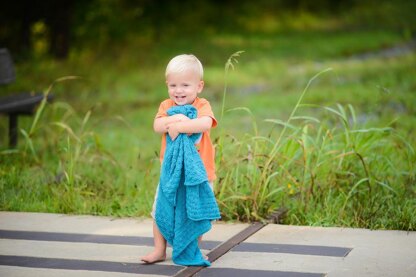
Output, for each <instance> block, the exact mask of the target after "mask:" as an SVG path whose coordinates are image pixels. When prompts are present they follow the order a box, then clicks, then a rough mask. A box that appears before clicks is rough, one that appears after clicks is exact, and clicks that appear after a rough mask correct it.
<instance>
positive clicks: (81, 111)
mask: <svg viewBox="0 0 416 277" xmlns="http://www.w3.org/2000/svg"><path fill="white" fill-rule="evenodd" d="M409 41H410V39H409V38H408V37H406V36H405V35H403V34H401V33H399V32H395V31H389V30H355V29H354V30H348V29H346V30H343V29H340V30H317V31H290V32H278V33H272V34H267V33H263V34H258V33H257V34H256V33H249V34H229V33H227V34H221V33H218V34H212V35H210V36H208V37H205V36H198V37H189V38H188V37H184V38H183V39H181V40H168V39H166V40H164V39H163V38H162V39H161V40H160V41H158V42H157V43H156V42H153V41H151V40H149V39H147V38H146V37H131V38H129V40H128V43H119V44H114V45H112V47H111V48H110V49H108V48H104V47H101V46H100V45H97V47H96V48H91V49H90V50H85V49H83V50H76V51H75V50H74V51H73V52H72V53H71V56H70V57H69V59H68V60H66V61H57V60H53V59H49V58H47V57H46V58H45V57H39V58H38V59H37V58H36V57H35V58H33V59H31V60H28V61H22V62H19V63H18V64H17V81H16V82H15V83H14V84H12V85H9V86H8V87H2V88H0V94H1V95H6V94H8V93H10V92H12V91H21V90H25V89H30V90H33V91H43V92H44V93H52V94H53V95H54V101H53V102H52V103H43V104H42V106H41V107H40V108H39V109H38V113H37V114H36V116H34V117H27V118H21V120H20V122H19V124H20V126H19V127H20V128H21V130H20V131H21V132H20V134H19V136H20V137H19V139H20V141H19V146H18V148H17V149H8V148H7V136H6V133H7V118H6V117H0V133H1V136H0V145H1V148H0V191H1V196H0V209H1V210H10V211H33V212H51V213H70V214H94V215H110V216H120V217H124V216H129V217H138V216H149V212H150V210H151V206H152V203H153V197H154V192H155V188H156V185H157V182H158V177H159V170H160V163H159V159H158V151H159V146H160V137H159V136H158V135H157V134H155V133H154V132H153V130H152V123H153V117H154V115H155V113H156V111H157V108H158V104H159V102H160V101H161V100H163V99H164V98H166V97H167V92H166V88H165V84H164V68H165V65H166V63H167V62H168V60H169V59H170V58H171V57H172V56H174V55H176V54H179V53H183V52H185V53H194V54H195V55H197V56H198V57H199V58H200V59H201V61H202V62H203V64H204V66H205V83H206V87H205V90H204V92H203V94H202V95H201V97H205V98H207V99H208V100H209V101H210V102H211V104H212V106H213V108H214V112H215V114H216V117H217V119H218V121H219V125H218V127H217V128H215V129H213V130H212V133H211V136H212V138H213V141H214V142H215V147H216V152H217V155H216V164H217V175H218V180H217V181H216V183H215V194H216V197H217V200H218V203H219V205H220V210H221V213H222V218H223V220H227V221H228V220H231V221H232V220H239V221H258V220H260V221H262V220H267V218H268V217H269V215H270V214H272V213H273V212H275V211H277V210H279V209H280V210H285V211H287V212H286V213H285V216H284V217H283V218H282V219H281V220H282V221H281V223H283V224H296V225H315V226H346V227H361V228H371V229H399V230H416V215H415V212H414V211H415V209H416V197H415V196H416V182H415V180H416V170H415V165H416V153H415V146H416V139H415V135H416V134H415V129H414V126H415V124H416V117H415V114H416V106H415V103H416V93H415V92H416V80H415V78H414V76H416V66H415V65H416V54H415V51H414V49H413V51H405V50H403V51H399V54H398V55H390V56H388V55H385V54H383V53H384V52H380V51H382V50H384V49H388V48H392V47H396V46H400V45H404V44H406V43H408V42H409ZM242 51H244V52H242ZM368 53H370V54H371V55H363V54H368Z"/></svg>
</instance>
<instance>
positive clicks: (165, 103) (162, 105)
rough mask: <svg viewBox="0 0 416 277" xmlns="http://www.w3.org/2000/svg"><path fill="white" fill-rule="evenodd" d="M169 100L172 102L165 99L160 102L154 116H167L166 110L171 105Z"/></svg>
mask: <svg viewBox="0 0 416 277" xmlns="http://www.w3.org/2000/svg"><path fill="white" fill-rule="evenodd" d="M171 102H172V100H170V99H167V100H165V101H163V102H162V103H160V105H159V110H158V111H157V113H156V116H155V118H160V117H166V116H168V113H167V111H168V109H169V108H170V107H172V103H171Z"/></svg>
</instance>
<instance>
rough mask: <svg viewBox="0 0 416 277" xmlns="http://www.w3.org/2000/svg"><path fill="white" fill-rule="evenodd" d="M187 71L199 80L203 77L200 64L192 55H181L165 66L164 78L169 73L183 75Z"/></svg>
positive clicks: (202, 69)
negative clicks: (195, 75) (190, 71)
mask: <svg viewBox="0 0 416 277" xmlns="http://www.w3.org/2000/svg"><path fill="white" fill-rule="evenodd" d="M188 70H192V71H193V72H195V73H196V74H198V75H199V77H200V79H201V80H202V78H203V77H204V68H203V67H202V64H201V62H200V61H199V60H198V58H197V57H195V56H194V55H192V54H182V55H178V56H176V57H174V58H173V59H171V60H170V62H169V63H168V65H167V66H166V71H165V77H168V75H169V74H171V73H183V72H185V71H188Z"/></svg>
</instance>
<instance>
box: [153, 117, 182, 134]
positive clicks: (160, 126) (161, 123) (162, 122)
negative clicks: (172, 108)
mask: <svg viewBox="0 0 416 277" xmlns="http://www.w3.org/2000/svg"><path fill="white" fill-rule="evenodd" d="M188 120H190V119H189V117H187V116H186V115H183V114H175V115H172V116H163V117H158V118H155V120H154V122H153V130H154V131H155V132H156V133H159V134H164V133H167V132H168V126H169V125H170V124H172V123H176V122H181V121H188Z"/></svg>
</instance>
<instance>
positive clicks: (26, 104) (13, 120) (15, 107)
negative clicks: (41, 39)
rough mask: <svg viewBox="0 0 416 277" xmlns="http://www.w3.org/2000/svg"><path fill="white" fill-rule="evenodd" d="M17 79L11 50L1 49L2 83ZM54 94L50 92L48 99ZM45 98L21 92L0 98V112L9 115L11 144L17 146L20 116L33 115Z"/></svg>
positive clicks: (41, 95)
mask: <svg viewBox="0 0 416 277" xmlns="http://www.w3.org/2000/svg"><path fill="white" fill-rule="evenodd" d="M15 79H16V76H15V70H14V64H13V60H12V58H11V55H10V53H9V51H8V50H7V49H5V48H1V49H0V85H7V84H10V83H11V82H13V81H14V80H15ZM52 98H53V96H52V95H51V94H48V96H47V100H48V101H50V100H52ZM43 99H44V95H43V93H31V92H19V93H13V94H11V95H9V96H5V97H1V98H0V114H4V115H8V116H9V146H10V147H11V148H15V147H16V146H17V139H18V128H17V126H18V117H19V116H20V115H33V114H34V113H35V112H36V107H37V106H38V105H39V103H40V102H41V101H42V100H43Z"/></svg>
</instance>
